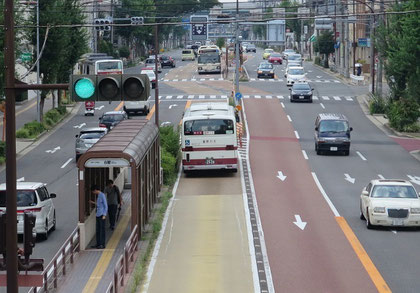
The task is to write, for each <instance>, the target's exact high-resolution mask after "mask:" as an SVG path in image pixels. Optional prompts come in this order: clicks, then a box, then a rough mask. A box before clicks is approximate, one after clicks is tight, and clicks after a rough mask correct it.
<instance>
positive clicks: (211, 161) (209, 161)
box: [206, 159, 214, 165]
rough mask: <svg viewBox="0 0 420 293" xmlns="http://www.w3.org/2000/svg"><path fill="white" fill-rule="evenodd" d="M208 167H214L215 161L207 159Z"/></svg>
mask: <svg viewBox="0 0 420 293" xmlns="http://www.w3.org/2000/svg"><path fill="white" fill-rule="evenodd" d="M206 165H214V160H213V159H206Z"/></svg>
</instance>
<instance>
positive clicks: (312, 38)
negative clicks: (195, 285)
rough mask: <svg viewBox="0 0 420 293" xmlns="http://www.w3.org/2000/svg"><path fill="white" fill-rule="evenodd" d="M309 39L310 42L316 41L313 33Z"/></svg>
mask: <svg viewBox="0 0 420 293" xmlns="http://www.w3.org/2000/svg"><path fill="white" fill-rule="evenodd" d="M309 41H311V42H312V43H313V42H316V36H315V35H313V36H312V37H311V38H310V39H309Z"/></svg>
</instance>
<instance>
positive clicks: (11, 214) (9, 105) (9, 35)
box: [4, 0, 19, 293]
mask: <svg viewBox="0 0 420 293" xmlns="http://www.w3.org/2000/svg"><path fill="white" fill-rule="evenodd" d="M4 4H5V5H4V6H5V8H4V31H5V33H4V34H5V40H4V65H5V73H6V91H5V92H6V113H7V115H6V213H7V218H8V219H9V220H7V221H6V229H7V240H6V251H7V256H6V273H7V277H6V279H7V293H17V292H18V288H19V287H18V260H17V223H16V219H17V212H16V206H17V201H16V117H15V115H16V112H15V88H14V87H15V56H14V54H15V29H14V19H13V11H14V5H13V0H5V3H4Z"/></svg>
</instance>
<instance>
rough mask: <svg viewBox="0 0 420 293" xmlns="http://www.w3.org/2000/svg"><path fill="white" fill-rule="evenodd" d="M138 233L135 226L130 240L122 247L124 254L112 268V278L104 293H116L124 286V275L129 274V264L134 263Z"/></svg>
mask: <svg viewBox="0 0 420 293" xmlns="http://www.w3.org/2000/svg"><path fill="white" fill-rule="evenodd" d="M138 242H139V233H138V227H137V225H136V226H135V227H134V229H133V231H132V232H131V235H130V238H128V240H127V242H126V243H125V246H124V253H123V254H122V255H121V256H120V257H119V258H118V261H117V263H116V264H115V267H114V277H113V279H112V281H111V283H110V284H109V286H108V289H107V290H106V293H118V292H119V289H120V288H121V287H122V286H124V280H125V278H126V275H127V274H129V273H130V263H132V262H134V254H135V253H136V251H137V250H138Z"/></svg>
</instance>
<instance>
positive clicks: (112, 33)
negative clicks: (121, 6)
mask: <svg viewBox="0 0 420 293" xmlns="http://www.w3.org/2000/svg"><path fill="white" fill-rule="evenodd" d="M111 19H112V23H114V0H111ZM111 46H112V47H114V26H113V25H111Z"/></svg>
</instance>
